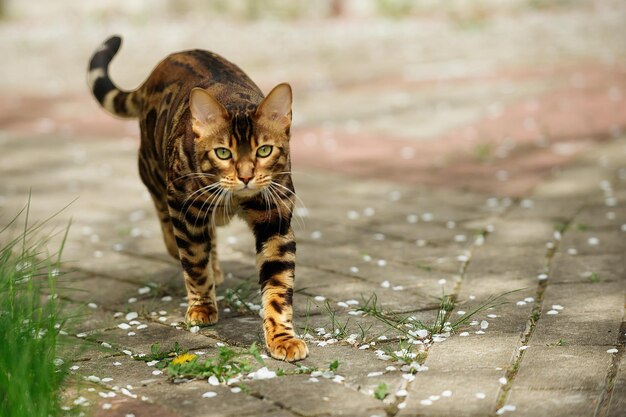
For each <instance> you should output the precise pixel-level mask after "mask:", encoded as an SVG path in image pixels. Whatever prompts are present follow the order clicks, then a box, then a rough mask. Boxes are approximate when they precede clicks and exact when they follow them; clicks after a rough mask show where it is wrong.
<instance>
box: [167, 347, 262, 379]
mask: <svg viewBox="0 0 626 417" xmlns="http://www.w3.org/2000/svg"><path fill="white" fill-rule="evenodd" d="M248 356H252V357H253V358H254V359H255V360H256V361H257V362H258V363H259V364H261V365H265V362H264V361H263V358H262V357H261V353H260V351H259V349H258V347H257V346H256V344H254V343H253V344H252V346H250V348H248V349H247V350H244V351H235V350H234V349H231V348H229V347H226V346H222V347H220V348H219V351H218V354H217V356H216V357H214V358H200V357H199V356H195V355H194V357H192V358H190V359H189V360H185V361H182V360H181V361H177V359H178V358H179V357H178V356H177V357H176V358H173V359H172V360H171V361H169V364H168V366H167V371H168V373H169V375H170V376H171V377H172V378H210V377H215V378H217V381H219V382H220V383H227V382H228V381H229V380H231V379H233V378H239V377H240V376H241V375H242V374H244V373H248V372H252V365H251V364H250V361H249V360H248V358H247V357H248Z"/></svg>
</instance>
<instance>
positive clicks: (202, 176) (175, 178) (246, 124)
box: [89, 37, 308, 361]
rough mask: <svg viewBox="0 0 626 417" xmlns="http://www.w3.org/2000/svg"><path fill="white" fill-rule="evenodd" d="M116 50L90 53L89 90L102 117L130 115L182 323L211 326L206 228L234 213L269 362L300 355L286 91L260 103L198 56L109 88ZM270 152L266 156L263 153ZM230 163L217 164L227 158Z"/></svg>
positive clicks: (213, 263)
mask: <svg viewBox="0 0 626 417" xmlns="http://www.w3.org/2000/svg"><path fill="white" fill-rule="evenodd" d="M120 45H121V39H120V38H119V37H112V38H110V39H109V40H107V41H106V42H105V43H104V44H103V45H102V46H101V47H100V49H98V50H97V51H96V52H95V54H94V55H93V57H92V59H91V62H90V65H89V83H90V87H91V89H92V91H93V94H94V96H95V97H96V99H97V100H98V102H99V103H100V104H101V105H102V106H103V107H104V109H105V110H107V111H108V112H110V113H112V114H114V115H116V116H120V117H136V118H139V125H140V128H141V145H140V149H139V173H140V176H141V179H142V181H143V183H144V184H145V185H146V187H147V188H148V190H149V191H150V194H151V195H152V199H153V201H154V205H155V207H156V210H157V214H158V217H159V219H160V221H161V227H162V230H163V238H164V240H165V245H166V247H167V250H168V251H169V253H170V254H171V255H172V256H174V257H175V258H176V259H178V260H180V263H181V265H182V269H183V277H184V281H185V286H186V289H187V295H188V297H189V307H188V309H187V313H186V319H187V321H188V322H189V323H191V324H199V325H205V324H212V323H215V322H217V320H218V309H217V303H216V300H215V285H216V284H219V283H221V282H222V280H223V276H222V272H221V270H220V266H219V262H218V260H217V252H216V236H215V227H216V226H219V225H222V224H225V223H226V222H228V220H229V219H230V217H231V216H232V215H235V214H236V215H239V216H241V217H242V218H243V219H244V220H245V221H246V222H247V223H248V225H249V226H250V227H251V229H252V231H253V232H254V236H255V240H256V253H257V259H256V260H257V266H258V269H259V283H260V285H261V290H262V304H263V312H264V318H263V331H264V335H265V342H266V346H267V348H268V350H269V352H270V353H271V355H272V356H273V357H274V358H277V359H284V360H288V361H294V360H299V359H303V358H305V357H306V355H307V354H308V349H307V346H306V344H305V343H304V342H303V341H302V340H300V339H297V338H296V337H295V333H294V325H293V322H292V298H293V283H294V270H295V256H296V243H295V240H294V234H293V231H292V229H291V226H290V223H291V217H292V210H293V207H294V199H295V193H294V187H293V183H292V180H291V175H290V171H291V164H290V158H289V138H290V126H291V100H292V97H291V87H290V86H289V85H288V84H279V85H278V86H276V87H275V88H274V89H273V90H272V91H271V92H270V93H269V94H268V96H267V97H265V98H264V97H263V93H262V92H261V90H260V89H259V88H258V87H257V86H256V85H255V84H254V82H252V80H250V78H248V76H247V75H246V74H245V73H244V72H243V71H242V70H241V69H240V68H238V67H237V66H236V65H234V64H232V63H230V62H229V61H227V60H225V59H224V58H222V57H220V56H218V55H216V54H214V53H211V52H207V51H202V50H191V51H184V52H180V53H175V54H172V55H170V56H168V57H167V58H165V59H164V60H163V61H162V62H161V63H159V64H158V65H157V66H156V68H155V69H154V70H153V72H152V74H150V76H149V77H148V79H147V80H146V81H145V82H144V83H143V84H142V85H141V86H140V87H139V88H138V89H136V90H134V91H130V92H126V91H122V90H120V89H119V88H117V87H116V86H115V85H114V84H113V82H112V81H111V80H110V79H109V76H108V65H109V62H110V61H111V60H112V58H113V56H114V55H115V54H116V53H117V50H118V49H119V47H120ZM263 146H271V147H272V148H270V154H269V155H267V156H265V157H262V156H261V155H260V154H265V153H266V152H267V150H268V148H267V147H265V148H263V149H261V147H263ZM218 148H226V150H228V151H230V153H231V155H230V158H226V159H222V157H224V156H228V155H227V154H228V152H226V151H224V149H218Z"/></svg>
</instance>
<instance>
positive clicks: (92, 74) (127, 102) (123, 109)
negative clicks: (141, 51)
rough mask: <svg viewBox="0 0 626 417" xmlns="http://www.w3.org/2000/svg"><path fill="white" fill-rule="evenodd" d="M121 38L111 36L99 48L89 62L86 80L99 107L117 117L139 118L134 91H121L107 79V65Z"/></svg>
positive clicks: (118, 46)
mask: <svg viewBox="0 0 626 417" xmlns="http://www.w3.org/2000/svg"><path fill="white" fill-rule="evenodd" d="M121 44H122V38H120V37H119V36H113V37H111V38H109V39H108V40H107V41H106V42H104V43H103V44H102V46H100V48H99V49H98V50H97V51H96V52H95V53H94V54H93V56H92V57H91V61H90V62H89V72H88V75H87V80H88V83H89V87H90V88H91V91H92V92H93V95H94V96H95V97H96V100H98V102H99V103H100V105H101V106H102V107H103V108H104V109H105V110H106V111H108V112H109V113H111V114H113V115H115V116H119V117H129V118H130V117H137V116H139V103H138V98H137V97H136V94H135V92H134V91H122V90H120V89H119V88H117V87H116V86H115V84H113V81H111V79H110V78H109V63H110V62H111V60H112V59H113V57H114V56H115V54H116V53H117V51H118V49H120V45H121Z"/></svg>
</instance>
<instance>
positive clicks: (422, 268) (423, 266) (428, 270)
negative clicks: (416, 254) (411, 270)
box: [415, 263, 433, 272]
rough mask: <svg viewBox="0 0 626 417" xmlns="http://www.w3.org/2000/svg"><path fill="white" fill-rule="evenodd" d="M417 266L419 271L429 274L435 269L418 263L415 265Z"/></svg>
mask: <svg viewBox="0 0 626 417" xmlns="http://www.w3.org/2000/svg"><path fill="white" fill-rule="evenodd" d="M415 266H417V268H418V269H421V270H423V271H427V272H430V271H432V270H433V267H432V266H430V265H428V264H422V263H417V264H415Z"/></svg>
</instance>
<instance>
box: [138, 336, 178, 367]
mask: <svg viewBox="0 0 626 417" xmlns="http://www.w3.org/2000/svg"><path fill="white" fill-rule="evenodd" d="M181 355H190V354H189V353H187V351H183V350H182V349H181V348H180V345H179V344H178V342H176V343H174V346H173V347H172V348H170V349H165V350H160V349H159V344H158V343H154V344H152V346H150V353H149V354H148V355H144V356H139V355H135V356H133V358H134V359H136V360H138V361H144V362H154V361H157V362H156V363H155V365H154V366H155V367H156V368H159V369H163V368H165V367H166V366H167V365H168V364H169V363H171V362H172V361H173V360H174V359H176V358H178V357H180V356H181Z"/></svg>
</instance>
